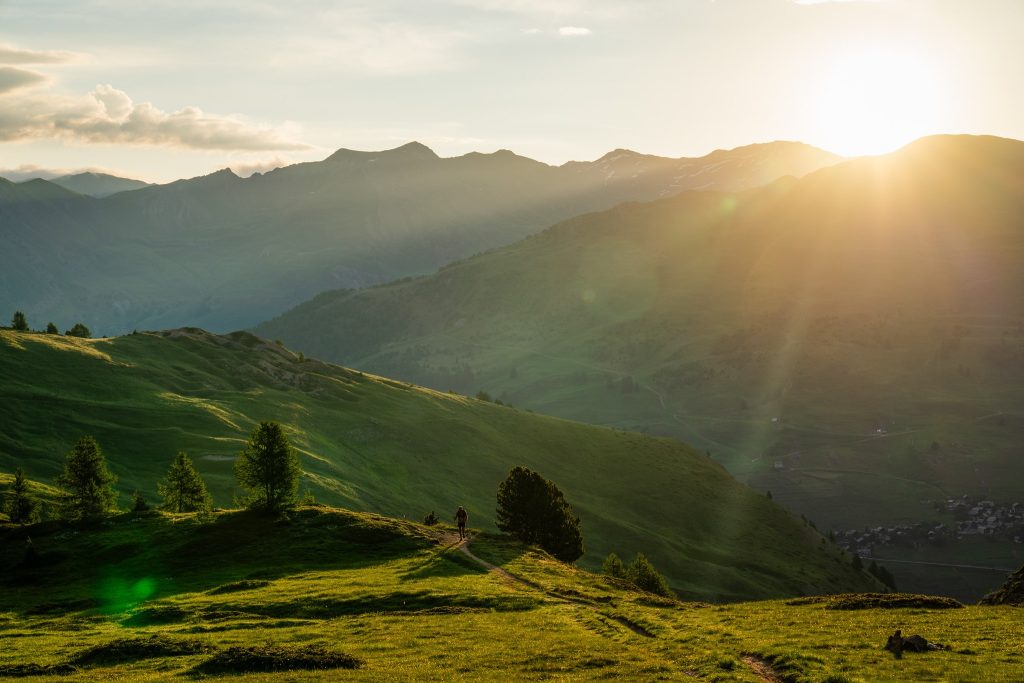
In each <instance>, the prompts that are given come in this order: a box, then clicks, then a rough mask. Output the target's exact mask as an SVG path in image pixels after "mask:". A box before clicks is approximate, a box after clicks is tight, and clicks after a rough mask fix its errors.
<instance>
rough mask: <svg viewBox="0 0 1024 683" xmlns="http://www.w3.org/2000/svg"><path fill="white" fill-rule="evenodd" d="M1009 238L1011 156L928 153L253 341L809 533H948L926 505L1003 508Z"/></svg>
mask: <svg viewBox="0 0 1024 683" xmlns="http://www.w3.org/2000/svg"><path fill="white" fill-rule="evenodd" d="M1022 219H1024V143H1021V142H1018V141H1014V140H1005V139H999V138H984V137H981V138H973V137H966V136H964V137H937V138H929V139H924V140H921V141H919V142H917V143H914V144H912V145H910V146H908V147H907V148H905V149H903V150H901V151H899V152H897V153H894V154H892V155H888V156H885V157H878V158H866V159H858V160H853V161H849V162H845V163H842V164H839V165H837V166H833V167H830V168H827V169H823V170H821V171H818V172H816V173H813V174H811V175H809V176H806V177H804V178H802V179H800V180H795V181H794V180H786V181H780V182H778V183H775V184H773V185H771V186H769V187H766V188H763V189H759V190H754V191H750V192H745V193H738V194H722V193H714V192H691V193H686V194H683V195H681V196H679V197H676V198H671V199H666V200H664V201H659V202H654V203H650V204H630V205H623V206H620V207H617V208H615V209H612V210H610V211H606V212H602V213H597V214H591V215H587V216H581V217H578V218H575V219H572V220H570V221H567V222H565V223H562V224H560V225H557V226H555V227H553V228H551V229H549V230H547V231H546V232H544V233H542V234H540V235H538V236H536V237H534V238H531V239H528V240H525V241H523V242H520V243H518V244H515V245H512V246H510V247H507V248H504V249H500V250H496V251H493V252H490V253H488V254H484V255H482V256H480V257H477V258H474V259H469V260H467V261H463V262H460V263H457V264H454V265H452V266H450V267H447V268H444V269H442V270H441V271H440V272H438V273H437V274H435V275H432V276H429V277H424V278H420V279H416V280H413V281H404V282H398V283H394V284H392V285H388V286H384V287H376V288H370V289H364V290H358V291H335V292H328V293H324V294H322V295H320V296H318V297H316V298H314V299H312V300H311V301H309V302H307V303H306V304H303V305H302V306H299V307H298V308H296V309H294V310H292V311H291V312H289V313H288V314H286V315H283V316H281V317H279V318H277V319H275V320H273V321H270V322H268V323H266V324H264V325H261V326H259V327H258V328H257V330H258V332H259V333H260V334H263V335H265V336H269V337H275V338H276V337H279V338H282V339H284V340H285V342H286V343H288V344H289V346H291V347H292V348H296V349H301V350H303V351H305V352H306V353H310V354H314V355H317V356H318V357H322V358H328V359H331V360H335V361H338V362H343V363H345V364H347V365H350V366H352V367H357V368H361V369H364V370H369V371H373V372H379V373H382V374H387V375H388V376H392V377H398V378H401V379H406V380H409V381H414V382H417V383H421V384H425V385H427V386H433V387H435V388H438V389H447V388H455V389H456V390H459V391H463V392H468V393H475V392H477V391H478V390H481V389H482V390H485V391H487V392H489V393H490V394H492V395H493V396H495V397H498V398H501V399H503V400H504V401H510V402H512V403H514V404H515V405H518V406H524V407H529V408H532V409H535V410H537V411H539V412H544V413H548V414H554V415H559V416H562V417H566V418H570V419H574V420H581V421H586V422H591V423H595V424H604V425H613V426H617V427H621V428H626V429H635V430H638V431H645V432H649V433H652V434H668V435H673V436H676V437H679V438H681V439H682V440H684V441H686V442H687V443H691V444H693V445H694V446H696V447H697V448H700V449H702V450H707V451H709V452H711V453H712V455H713V457H714V458H715V459H716V460H718V461H719V462H721V463H723V464H725V465H726V466H727V467H728V468H729V469H730V471H731V472H732V473H733V474H735V475H737V476H738V477H740V478H741V479H742V480H744V481H747V482H749V483H751V484H753V485H754V486H755V487H756V488H758V489H760V490H762V491H764V490H770V491H772V492H773V494H774V495H775V496H776V499H777V500H781V501H782V502H784V503H785V504H786V505H787V506H789V507H791V508H793V509H796V510H799V511H801V512H804V513H806V514H807V515H808V516H809V517H811V518H812V519H814V520H816V521H817V523H818V524H819V525H822V526H823V527H836V528H846V529H850V528H861V527H863V526H876V525H883V526H888V525H894V524H897V523H904V522H906V523H912V522H927V521H930V520H934V521H932V522H931V523H933V524H934V523H938V522H939V521H943V522H945V523H946V524H947V525H949V524H955V522H954V520H953V519H952V518H949V517H939V516H938V515H937V514H936V513H935V511H934V509H933V506H932V505H931V504H930V503H929V501H934V500H939V499H946V498H949V497H955V496H961V495H964V494H969V495H970V496H972V497H973V498H975V499H991V500H996V501H1001V502H1005V503H1011V502H1013V501H1020V500H1021V495H1022V494H1021V490H1020V486H1019V482H1020V481H1021V480H1022V478H1024V459H1022V458H1021V457H1020V454H1021V451H1020V444H1021V442H1022V440H1024V412H1022V408H1021V407H1022V406H1024V230H1022V227H1021V226H1022V225H1024V222H1022ZM1022 532H1024V529H1021V530H1018V532H1017V533H1018V535H1019V534H1021V533H1022ZM1012 537H1013V533H1012V532H1011V533H1010V534H1009V536H1008V537H1007V539H1006V540H1009V539H1012ZM1000 543H1001V545H1000V546H999V547H1000V548H1002V551H1001V554H1000V556H999V557H993V558H991V561H992V562H993V563H994V564H993V565H992V566H1002V567H1006V566H1017V565H1019V564H1020V562H1021V559H1022V557H1024V555H1022V553H1021V551H1020V546H1019V544H1016V545H1015V544H1013V543H1012V540H1011V541H1010V542H1009V543H1005V542H1002V541H1001V542H1000ZM981 545H983V546H984V545H987V544H985V543H982V544H981ZM982 551H983V552H985V553H988V551H987V550H984V549H982ZM883 556H886V555H883ZM887 556H892V555H891V551H887ZM907 559H911V560H913V559H920V560H925V559H927V560H930V561H934V558H931V557H928V558H925V557H919V558H913V557H911V558H907ZM939 561H940V562H941V561H942V560H941V559H940V560H939ZM946 561H947V562H952V560H946ZM987 561H988V560H987ZM987 561H986V563H987ZM956 563H959V564H981V563H977V562H975V563H972V562H963V561H962V559H961V560H958V561H957V562H956ZM926 567H927V565H920V566H918V569H924V568H926ZM901 570H906V571H910V570H914V565H906V566H905V567H902V568H901ZM915 571H916V570H915ZM929 571H930V570H929ZM942 572H943V573H942V578H943V580H950V579H952V580H955V579H956V577H955V576H952V575H951V573H950V572H953V573H956V570H955V569H953V568H950V569H944V570H942ZM935 578H937V577H932V578H931V579H929V581H932V580H933V579H935Z"/></svg>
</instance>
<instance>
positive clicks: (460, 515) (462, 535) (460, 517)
mask: <svg viewBox="0 0 1024 683" xmlns="http://www.w3.org/2000/svg"><path fill="white" fill-rule="evenodd" d="M467 519H469V513H468V512H466V508H464V507H462V506H461V505H460V506H459V509H458V510H456V511H455V522H456V523H457V524H458V525H459V540H460V541H464V540H466V520H467Z"/></svg>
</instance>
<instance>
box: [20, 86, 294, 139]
mask: <svg viewBox="0 0 1024 683" xmlns="http://www.w3.org/2000/svg"><path fill="white" fill-rule="evenodd" d="M31 139H62V140H67V141H70V142H78V143H87V144H88V143H92V144H130V145H159V146H167V147H183V148H188V149H203V150H226V151H286V150H300V149H308V148H309V146H308V145H306V144H303V143H301V142H298V141H296V140H294V139H292V137H291V136H290V135H288V132H287V131H286V130H281V129H278V128H274V127H270V126H262V125H255V124H251V123H247V122H245V121H242V120H240V119H238V118H234V117H225V116H213V115H209V114H205V113H204V112H203V111H202V110H200V109H199V108H197V107H185V108H183V109H179V110H178V111H175V112H165V111H162V110H160V109H158V108H157V107H155V106H153V104H151V103H149V102H141V103H135V102H133V101H132V99H131V98H130V97H129V96H128V94H127V93H125V92H124V91H122V90H118V89H116V88H114V87H113V86H110V85H99V86H96V88H95V89H93V91H92V92H90V93H89V94H88V95H85V96H80V97H73V96H66V95H60V94H56V93H53V92H50V91H43V92H39V91H38V90H29V91H28V92H16V93H13V94H4V95H3V96H0V142H11V141H20V140H31Z"/></svg>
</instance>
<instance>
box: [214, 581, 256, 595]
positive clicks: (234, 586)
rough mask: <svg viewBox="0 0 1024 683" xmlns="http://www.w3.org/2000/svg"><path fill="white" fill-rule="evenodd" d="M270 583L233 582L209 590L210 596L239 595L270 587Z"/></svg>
mask: <svg viewBox="0 0 1024 683" xmlns="http://www.w3.org/2000/svg"><path fill="white" fill-rule="evenodd" d="M269 585H270V582H269V581H264V580H261V579H244V580H242V581H232V582H231V583H225V584H224V585H223V586H217V587H216V588H213V589H211V590H209V591H208V592H209V594H210V595H221V594H222V593H238V592H240V591H251V590H255V589H256V588H263V587H264V586H269Z"/></svg>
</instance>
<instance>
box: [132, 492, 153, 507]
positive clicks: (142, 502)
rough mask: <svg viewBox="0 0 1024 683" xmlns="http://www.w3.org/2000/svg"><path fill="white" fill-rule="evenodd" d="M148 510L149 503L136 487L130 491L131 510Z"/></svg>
mask: <svg viewBox="0 0 1024 683" xmlns="http://www.w3.org/2000/svg"><path fill="white" fill-rule="evenodd" d="M147 510H149V503H147V502H146V499H145V498H143V497H142V494H141V493H139V491H138V490H137V489H136V490H135V491H132V512H146V511H147Z"/></svg>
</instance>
